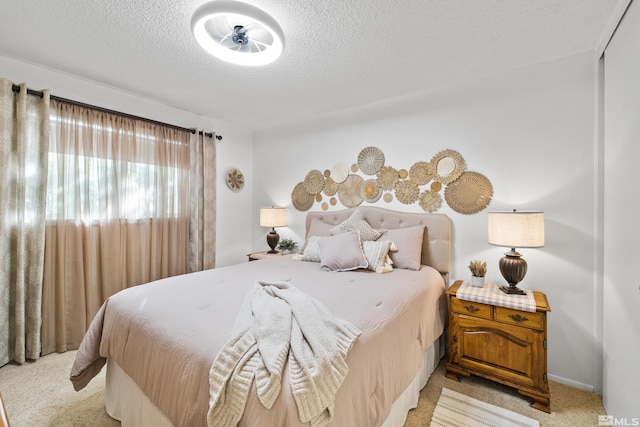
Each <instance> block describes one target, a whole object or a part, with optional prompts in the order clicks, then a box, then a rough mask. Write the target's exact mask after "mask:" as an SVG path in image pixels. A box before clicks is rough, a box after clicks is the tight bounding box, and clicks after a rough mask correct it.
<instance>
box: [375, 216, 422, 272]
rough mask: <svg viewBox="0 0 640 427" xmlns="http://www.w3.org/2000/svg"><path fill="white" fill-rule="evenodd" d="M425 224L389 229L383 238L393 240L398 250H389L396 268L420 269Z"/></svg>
mask: <svg viewBox="0 0 640 427" xmlns="http://www.w3.org/2000/svg"><path fill="white" fill-rule="evenodd" d="M423 237H424V225H419V226H416V227H407V228H394V229H391V230H387V231H386V232H385V234H384V236H383V237H381V240H391V241H392V242H394V243H395V244H396V245H397V246H398V250H397V251H395V252H393V251H391V252H389V256H390V257H391V260H392V261H393V266H394V267H395V268H404V269H407V270H420V264H421V261H422V239H423Z"/></svg>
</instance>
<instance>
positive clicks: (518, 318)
mask: <svg viewBox="0 0 640 427" xmlns="http://www.w3.org/2000/svg"><path fill="white" fill-rule="evenodd" d="M509 317H510V318H511V319H513V321H514V322H526V321H527V320H529V319H527V318H526V317H524V316H520V315H519V314H510V315H509Z"/></svg>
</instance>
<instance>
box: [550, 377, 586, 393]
mask: <svg viewBox="0 0 640 427" xmlns="http://www.w3.org/2000/svg"><path fill="white" fill-rule="evenodd" d="M547 377H548V378H549V379H550V380H551V381H555V382H558V383H560V384H564V385H568V386H571V387H575V388H579V389H580V390H584V391H588V392H589V393H593V392H594V390H595V388H594V387H593V386H592V385H589V384H583V383H580V382H578V381H573V380H570V379H568V378H564V377H559V376H557V375H551V374H549V375H548V376H547Z"/></svg>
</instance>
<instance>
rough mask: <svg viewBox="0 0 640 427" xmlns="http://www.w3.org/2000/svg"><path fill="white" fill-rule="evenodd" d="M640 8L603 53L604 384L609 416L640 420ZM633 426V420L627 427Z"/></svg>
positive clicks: (636, 5) (632, 10)
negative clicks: (637, 263)
mask: <svg viewBox="0 0 640 427" xmlns="http://www.w3.org/2000/svg"><path fill="white" fill-rule="evenodd" d="M638 52H640V4H639V3H638V2H637V1H636V2H633V3H631V6H630V7H629V9H628V10H627V13H626V15H625V17H624V18H623V20H622V22H621V24H620V26H619V27H618V29H617V30H616V33H615V34H614V36H613V39H612V40H611V43H610V44H609V46H608V47H607V49H606V50H605V53H604V76H605V78H604V98H605V104H604V120H605V122H604V132H605V136H604V159H605V162H604V185H605V187H604V188H605V190H604V230H605V231H604V238H605V240H604V308H603V310H604V325H603V353H604V366H603V370H604V375H603V377H604V384H603V402H604V405H605V408H606V409H607V413H609V414H611V415H615V416H619V417H636V422H637V420H638V419H640V367H639V366H640V365H639V362H640V321H639V320H638V307H640V286H639V284H640V282H639V281H638V280H637V279H634V277H635V274H636V273H637V271H636V266H635V257H636V256H638V254H640V232H639V231H638V226H637V222H638V221H637V220H638V207H639V206H640V204H639V203H638V191H637V178H636V177H635V176H634V175H633V172H635V171H637V169H638V167H637V165H638V158H640V77H639V76H640V56H638ZM628 421H629V422H631V420H628Z"/></svg>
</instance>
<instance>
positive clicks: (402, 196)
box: [396, 179, 420, 205]
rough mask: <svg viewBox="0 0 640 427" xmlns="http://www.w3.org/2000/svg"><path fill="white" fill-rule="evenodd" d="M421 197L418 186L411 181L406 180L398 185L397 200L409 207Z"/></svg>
mask: <svg viewBox="0 0 640 427" xmlns="http://www.w3.org/2000/svg"><path fill="white" fill-rule="evenodd" d="M419 195H420V189H419V188H418V184H416V183H415V182H413V181H411V180H410V179H405V180H404V181H400V182H398V183H397V184H396V199H398V201H399V202H400V203H404V204H405V205H409V204H411V203H413V202H415V201H416V200H418V196H419Z"/></svg>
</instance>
